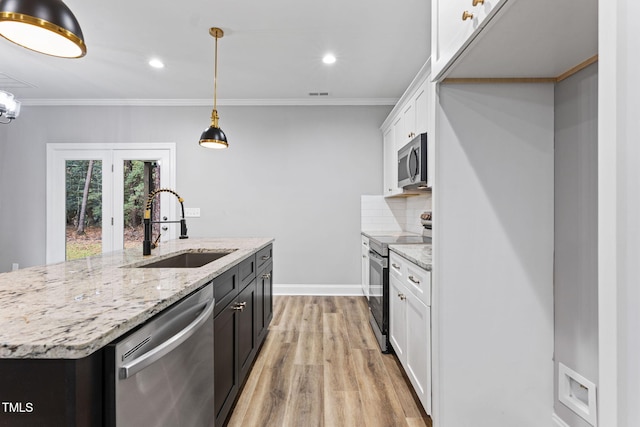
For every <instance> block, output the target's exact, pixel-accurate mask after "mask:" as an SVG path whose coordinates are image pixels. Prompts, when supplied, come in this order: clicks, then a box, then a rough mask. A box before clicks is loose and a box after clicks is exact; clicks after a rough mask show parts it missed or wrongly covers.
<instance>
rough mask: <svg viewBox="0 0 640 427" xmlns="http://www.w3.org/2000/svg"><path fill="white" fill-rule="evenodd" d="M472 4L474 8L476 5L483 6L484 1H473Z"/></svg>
mask: <svg viewBox="0 0 640 427" xmlns="http://www.w3.org/2000/svg"><path fill="white" fill-rule="evenodd" d="M472 4H473V5H474V6H477V5H479V4H484V0H473V3H472Z"/></svg>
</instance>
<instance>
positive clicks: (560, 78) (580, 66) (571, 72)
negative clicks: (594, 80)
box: [556, 55, 598, 82]
mask: <svg viewBox="0 0 640 427" xmlns="http://www.w3.org/2000/svg"><path fill="white" fill-rule="evenodd" d="M596 62H598V55H593V56H592V57H591V58H589V59H587V60H586V61H583V62H581V63H580V64H578V65H576V66H575V67H573V68H571V69H570V70H567V71H566V72H564V73H563V74H560V75H559V76H558V77H557V78H556V82H561V81H563V80H564V79H566V78H567V77H570V76H572V75H574V74H575V73H577V72H578V71H581V70H584V69H585V68H587V67H588V66H589V65H591V64H594V63H596Z"/></svg>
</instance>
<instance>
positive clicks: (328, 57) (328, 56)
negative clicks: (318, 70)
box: [322, 53, 336, 64]
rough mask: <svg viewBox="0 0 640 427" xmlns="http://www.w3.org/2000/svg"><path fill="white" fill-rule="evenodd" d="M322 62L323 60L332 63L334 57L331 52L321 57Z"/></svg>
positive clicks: (334, 59) (334, 60)
mask: <svg viewBox="0 0 640 427" xmlns="http://www.w3.org/2000/svg"><path fill="white" fill-rule="evenodd" d="M322 62H324V63H325V64H333V63H334V62H336V57H335V56H334V55H333V54H331V53H327V54H326V55H325V56H324V57H323V58H322Z"/></svg>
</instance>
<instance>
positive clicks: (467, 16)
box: [462, 10, 473, 21]
mask: <svg viewBox="0 0 640 427" xmlns="http://www.w3.org/2000/svg"><path fill="white" fill-rule="evenodd" d="M467 19H473V13H471V12H469V11H468V10H465V11H464V12H462V20H463V21H466V20H467Z"/></svg>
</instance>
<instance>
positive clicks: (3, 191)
mask: <svg viewBox="0 0 640 427" xmlns="http://www.w3.org/2000/svg"><path fill="white" fill-rule="evenodd" d="M390 109H391V107H390V106H388V107H386V106H376V107H221V108H219V111H220V116H221V119H220V125H221V127H222V128H223V129H224V131H225V132H226V133H227V136H228V138H229V141H230V149H228V150H224V151H219V150H206V149H203V148H201V147H199V146H198V142H197V140H198V137H199V136H200V133H201V132H202V130H204V128H206V127H207V126H208V124H209V117H210V114H211V109H210V108H208V107H77V106H74V107H29V106H26V107H23V111H22V113H21V116H20V117H19V118H18V119H16V120H15V121H14V122H13V123H11V124H10V125H6V126H0V242H2V243H0V271H8V270H9V269H10V268H11V263H12V262H19V263H20V266H21V267H27V266H33V265H39V264H44V262H45V245H44V244H45V242H44V239H45V230H46V228H45V227H46V218H45V181H46V162H45V160H46V152H45V146H46V143H51V142H74V143H78V142H84V143H98V142H109V143H115V142H175V143H176V145H177V191H178V192H179V193H180V195H181V196H182V197H184V199H185V205H186V206H188V207H199V208H201V214H202V216H201V217H200V218H193V219H189V220H188V225H189V234H190V235H191V236H194V237H197V236H273V237H275V239H276V243H275V266H274V268H275V282H276V284H358V283H359V282H360V249H359V248H360V195H361V194H378V193H380V190H381V188H382V143H381V135H380V131H379V125H380V124H381V123H382V121H383V120H384V118H385V117H386V115H387V114H388V113H389V111H390Z"/></svg>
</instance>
